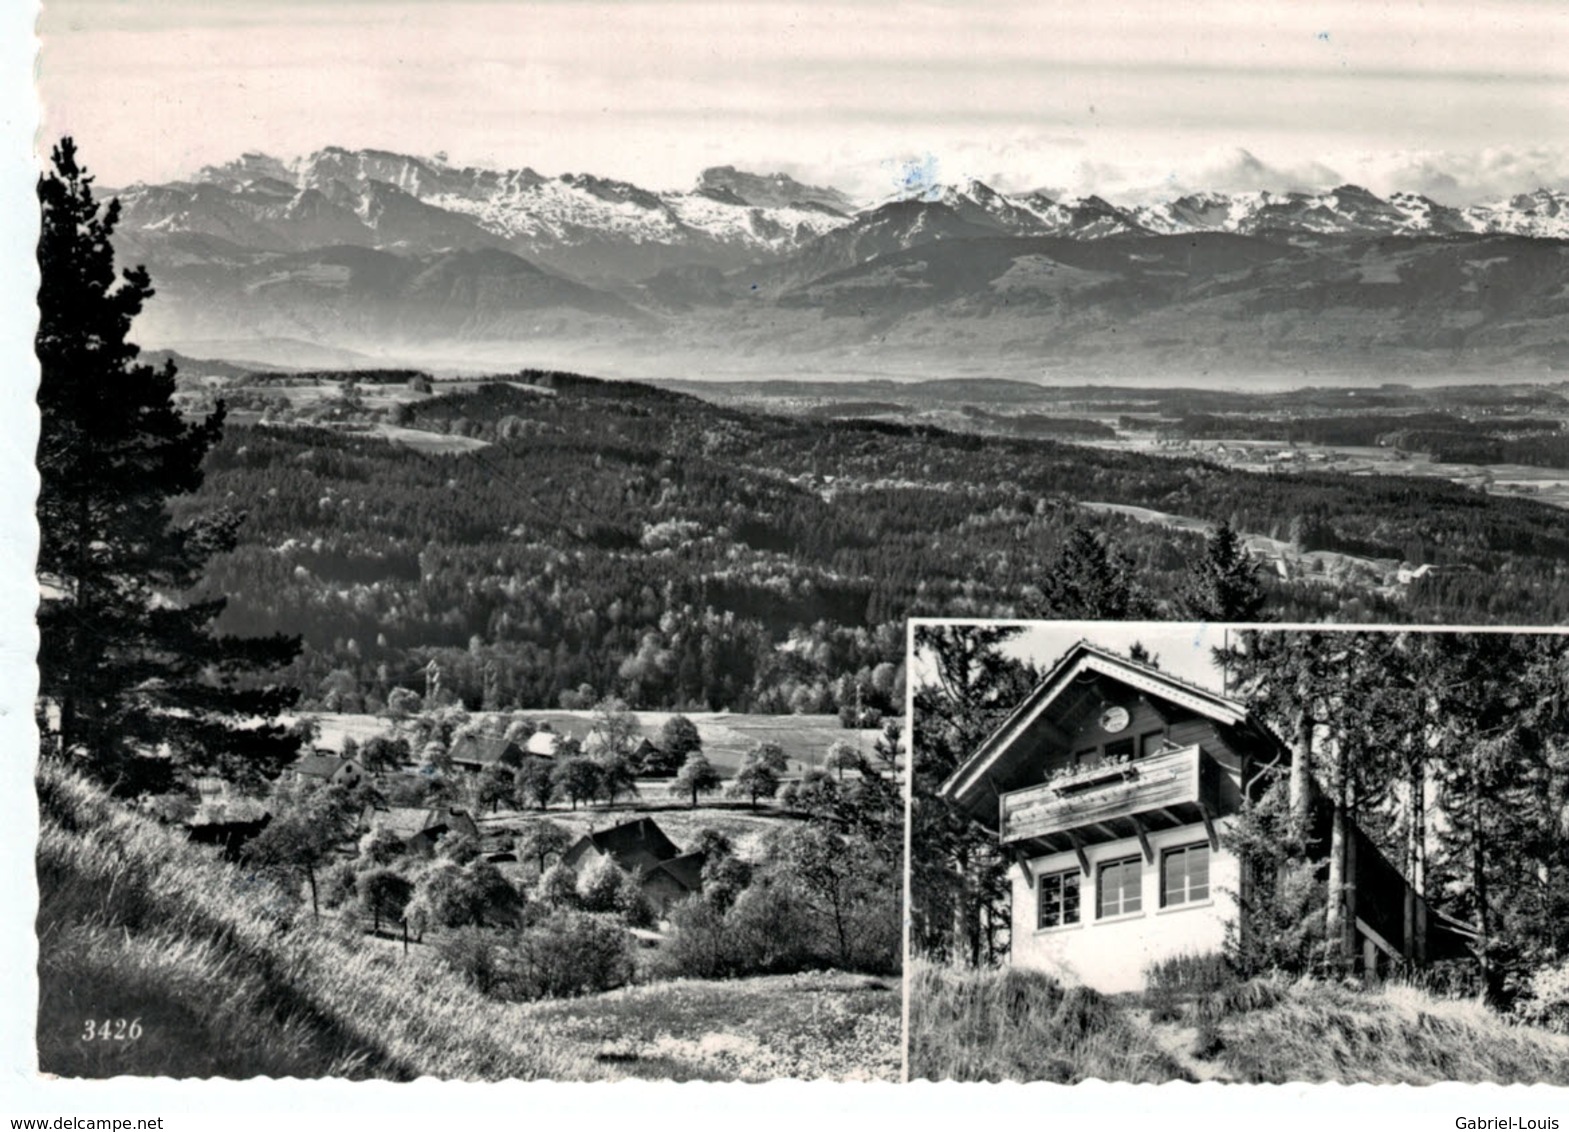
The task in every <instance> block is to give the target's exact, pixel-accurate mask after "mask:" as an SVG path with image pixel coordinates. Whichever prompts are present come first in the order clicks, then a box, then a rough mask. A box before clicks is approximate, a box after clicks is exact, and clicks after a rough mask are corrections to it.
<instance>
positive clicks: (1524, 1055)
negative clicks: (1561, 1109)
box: [1218, 980, 1569, 1085]
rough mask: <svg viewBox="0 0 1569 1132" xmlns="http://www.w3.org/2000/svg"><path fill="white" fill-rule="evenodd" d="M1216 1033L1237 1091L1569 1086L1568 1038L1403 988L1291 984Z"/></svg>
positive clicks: (1474, 1004) (1226, 1019)
mask: <svg viewBox="0 0 1569 1132" xmlns="http://www.w3.org/2000/svg"><path fill="white" fill-rule="evenodd" d="M1218 1030H1219V1034H1220V1040H1221V1042H1222V1043H1223V1048H1222V1049H1221V1050H1220V1052H1219V1057H1220V1059H1221V1060H1222V1062H1223V1063H1224V1065H1225V1067H1226V1069H1227V1070H1228V1071H1229V1073H1230V1075H1231V1076H1232V1077H1233V1078H1234V1079H1236V1080H1239V1081H1249V1082H1265V1081H1271V1082H1284V1081H1311V1082H1320V1081H1339V1082H1344V1083H1347V1084H1351V1083H1354V1082H1359V1081H1367V1082H1373V1083H1377V1084H1407V1085H1431V1084H1435V1083H1437V1082H1441V1081H1464V1082H1493V1083H1497V1084H1501V1085H1508V1084H1517V1083H1518V1084H1553V1085H1569V1037H1566V1036H1564V1035H1561V1034H1554V1033H1551V1032H1550V1031H1547V1030H1542V1029H1538V1028H1537V1027H1534V1026H1522V1025H1515V1024H1513V1023H1511V1022H1509V1021H1508V1020H1507V1019H1505V1018H1504V1017H1502V1016H1500V1015H1499V1014H1498V1013H1496V1012H1495V1011H1492V1010H1490V1009H1488V1008H1487V1007H1486V1006H1484V1005H1483V1004H1481V1003H1480V1002H1477V1001H1474V1000H1455V999H1443V998H1435V997H1434V996H1433V995H1431V994H1429V993H1427V992H1426V991H1423V990H1419V989H1418V988H1416V987H1413V986H1410V985H1407V984H1401V983H1391V984H1388V985H1386V986H1383V987H1379V988H1375V989H1370V990H1360V989H1350V988H1347V987H1343V986H1338V985H1335V984H1333V983H1323V982H1316V981H1313V980H1301V981H1298V982H1293V983H1286V984H1284V986H1283V989H1282V993H1281V994H1280V996H1279V1001H1278V1002H1276V1003H1275V1004H1274V1005H1271V1006H1268V1007H1266V1008H1264V1009H1258V1010H1247V1011H1244V1012H1241V1013H1239V1014H1237V1015H1235V1016H1228V1017H1223V1018H1222V1019H1221V1020H1220V1022H1219V1024H1218Z"/></svg>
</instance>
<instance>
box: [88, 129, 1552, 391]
mask: <svg viewBox="0 0 1569 1132" xmlns="http://www.w3.org/2000/svg"><path fill="white" fill-rule="evenodd" d="M116 195H118V196H119V198H120V200H121V202H122V207H123V215H122V222H121V227H120V230H119V232H118V233H117V236H116V239H117V243H118V245H119V249H120V251H121V254H122V256H123V257H124V258H126V259H128V260H131V261H134V262H143V263H146V264H147V265H148V267H149V269H150V270H151V271H152V273H153V277H154V280H155V283H156V284H157V286H158V289H159V292H160V299H159V300H156V301H155V302H154V303H153V304H151V305H150V307H149V312H148V313H147V314H146V315H144V316H143V318H144V320H146V321H144V322H143V323H141V324H139V325H143V326H149V327H150V329H151V331H152V341H154V342H156V343H158V344H164V345H174V346H178V345H179V344H180V343H181V342H182V341H187V342H188V341H190V340H193V339H224V340H244V339H247V338H256V339H271V340H277V341H282V340H297V341H304V342H315V343H319V344H321V345H323V346H327V347H332V348H346V349H351V350H356V351H361V352H364V353H366V354H367V355H370V356H384V357H385V356H391V354H398V352H399V351H402V350H404V349H406V348H409V347H413V346H423V345H428V344H430V343H455V344H462V345H463V347H464V349H465V350H466V349H467V348H468V347H469V346H471V345H472V344H475V343H497V344H500V346H502V347H508V348H510V347H511V346H512V345H513V344H525V345H534V344H538V343H541V342H554V343H567V344H571V345H572V346H573V348H576V347H577V346H583V345H586V346H587V347H590V348H591V353H590V356H598V355H595V354H593V353H592V351H597V350H601V349H602V348H606V347H609V346H614V347H616V348H618V349H623V353H622V354H621V355H620V356H622V357H628V356H630V357H633V358H646V357H651V356H667V355H671V354H673V353H675V352H679V351H686V350H689V349H690V350H692V351H695V352H696V353H697V354H699V355H702V356H722V355H725V354H727V353H730V354H738V355H746V356H749V357H754V358H766V357H768V356H770V355H771V354H777V355H778V356H780V357H791V356H803V357H805V358H806V359H808V362H809V363H810V362H811V360H812V359H817V358H822V357H826V356H830V355H833V354H835V353H839V354H844V353H845V352H846V351H848V352H849V353H850V354H853V355H854V356H856V357H859V358H871V359H877V358H880V357H882V356H884V355H885V354H886V352H887V351H888V350H890V349H899V350H905V351H909V352H911V353H912V354H913V355H918V356H920V357H922V358H930V359H931V360H932V361H933V362H934V363H935V362H939V361H940V359H941V358H942V357H943V356H944V352H945V351H950V350H957V351H959V352H961V354H963V355H964V356H988V355H996V356H999V357H1006V358H1010V359H1014V360H1015V361H1018V360H1020V359H1026V358H1028V357H1030V356H1032V355H1036V354H1038V355H1040V356H1041V358H1042V359H1043V364H1044V365H1046V366H1048V367H1060V366H1071V365H1072V364H1073V363H1074V361H1075V360H1080V359H1094V360H1095V361H1096V364H1097V365H1099V364H1102V363H1104V364H1105V365H1106V366H1107V367H1109V368H1110V369H1115V368H1116V366H1117V365H1119V364H1122V363H1124V362H1125V363H1128V364H1137V365H1170V364H1177V363H1178V362H1179V361H1181V362H1184V363H1191V364H1194V365H1198V366H1201V367H1211V366H1214V365H1221V364H1227V363H1228V362H1229V363H1235V364H1237V365H1239V366H1244V367H1245V366H1249V365H1267V366H1270V367H1285V368H1296V369H1304V370H1312V369H1317V368H1320V367H1321V366H1322V365H1323V364H1329V363H1334V364H1338V362H1336V361H1335V359H1341V360H1345V361H1346V364H1351V365H1354V366H1356V367H1361V368H1372V369H1378V368H1381V367H1384V366H1393V367H1394V368H1395V369H1409V368H1411V367H1412V366H1418V367H1420V366H1423V365H1429V364H1438V362H1439V361H1442V362H1443V364H1446V365H1447V364H1457V365H1461V366H1462V367H1463V368H1474V367H1476V366H1487V365H1499V364H1502V365H1513V364H1516V363H1518V364H1521V365H1525V366H1527V367H1531V368H1535V367H1542V366H1547V367H1549V368H1556V367H1558V366H1561V365H1563V364H1565V363H1566V361H1569V193H1565V192H1560V191H1556V190H1551V189H1545V188H1544V189H1541V190H1538V191H1536V192H1534V193H1528V194H1521V195H1517V196H1515V197H1512V198H1509V199H1507V200H1503V201H1494V202H1491V203H1483V204H1476V205H1471V206H1467V207H1463V208H1455V207H1450V206H1447V205H1442V204H1439V203H1437V202H1435V201H1433V200H1431V199H1429V198H1427V197H1424V196H1421V195H1418V194H1413V193H1393V194H1391V195H1390V196H1388V197H1387V198H1385V197H1380V196H1378V195H1377V194H1375V193H1372V192H1370V191H1368V190H1366V189H1363V188H1360V187H1358V186H1355V185H1341V186H1338V187H1335V188H1331V189H1326V190H1323V191H1318V192H1271V191H1265V190H1258V191H1250V192H1242V193H1205V192H1201V193H1189V194H1185V195H1182V196H1179V197H1176V198H1174V199H1172V200H1169V201H1165V202H1161V203H1158V204H1149V205H1138V206H1121V205H1118V204H1116V203H1114V202H1112V201H1108V200H1105V199H1103V198H1101V197H1097V196H1085V197H1063V196H1054V195H1052V194H1050V193H1047V192H1040V191H1037V192H1030V193H1019V194H1007V193H1002V192H998V191H997V190H995V189H993V188H991V187H990V186H988V185H986V184H985V183H983V182H981V181H977V180H969V181H965V182H962V183H957V184H951V185H924V186H920V187H918V188H914V189H912V190H911V191H910V192H908V193H904V194H900V195H899V196H897V197H895V198H893V199H889V200H885V201H883V202H880V203H874V204H860V203H859V202H857V201H855V200H853V199H852V198H851V197H849V196H848V195H847V194H845V193H843V192H841V191H840V190H837V189H834V188H831V187H822V186H814V185H807V184H803V183H802V182H799V181H797V180H796V179H794V178H793V177H790V176H789V175H787V174H784V173H755V172H748V171H743V170H739V169H736V168H735V167H733V166H728V165H726V166H715V167H713V168H710V169H706V170H704V171H703V173H702V174H701V175H700V176H699V177H698V178H697V181H696V184H695V185H694V187H693V188H692V189H691V190H689V191H655V190H650V189H645V188H643V187H640V186H638V185H634V184H631V183H628V182H625V181H618V180H614V179H609V178H603V177H598V176H594V175H591V174H586V173H585V174H578V173H569V174H564V175H561V176H554V177H552V176H545V175H543V174H541V173H539V172H537V171H535V170H533V169H530V168H527V167H521V168H517V169H510V170H497V169H479V168H473V167H460V166H456V165H452V164H450V163H448V162H447V161H446V160H445V159H444V158H442V157H439V156H437V157H430V158H422V157H414V156H409V155H405V154H398V153H391V152H386V151H381V150H348V149H342V148H336V147H329V148H326V149H323V150H319V151H318V152H316V153H313V154H311V155H309V156H307V157H303V158H299V159H297V160H293V161H283V160H280V159H278V158H275V157H272V156H269V155H266V154H261V153H247V154H243V155H241V156H240V157H238V158H236V159H235V160H233V161H230V162H227V163H225V164H222V165H216V166H209V167H207V168H205V169H202V170H200V171H199V172H198V173H197V174H196V175H195V176H193V177H192V178H190V179H189V180H184V181H177V182H171V183H169V184H163V185H141V184H138V185H132V186H129V187H127V188H125V189H122V190H119V191H118V193H117V194H116ZM1174 240H1175V241H1176V242H1173V241H1174ZM389 352H390V354H389ZM400 356H405V357H406V356H407V355H400ZM261 360H265V359H261ZM924 364H925V362H924V361H923V362H922V365H924Z"/></svg>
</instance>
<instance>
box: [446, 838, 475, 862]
mask: <svg viewBox="0 0 1569 1132" xmlns="http://www.w3.org/2000/svg"><path fill="white" fill-rule="evenodd" d="M436 853H437V855H438V856H440V857H443V858H445V859H446V860H448V861H454V862H456V863H457V864H460V865H466V864H468V863H469V862H470V861H472V860H474V858H476V857H478V856H479V841H478V840H476V839H475V837H474V836H473V835H472V834H468V833H448V834H446V835H444V836H443V837H442V839H441V840H440V841H439V842H437V843H436Z"/></svg>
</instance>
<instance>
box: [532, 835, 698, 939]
mask: <svg viewBox="0 0 1569 1132" xmlns="http://www.w3.org/2000/svg"><path fill="white" fill-rule="evenodd" d="M606 857H608V858H609V859H610V860H612V861H614V862H615V863H616V864H617V865H618V866H619V867H620V868H622V869H623V870H625V871H626V872H629V873H631V874H632V875H633V876H635V877H637V878H638V884H639V886H640V887H641V888H642V890H643V894H644V895H645V896H646V897H648V901H649V903H650V904H651V905H652V906H653V908H654V911H655V912H656V913H657V914H658V915H659V916H661V917H663V916H664V915H665V913H666V912H667V911H669V909H670V906H671V905H673V904H675V903H676V902H677V901H680V900H683V899H685V898H686V897H687V896H690V895H691V894H692V893H694V892H701V891H702V890H703V864H704V861H705V859H706V858H705V855H704V854H703V853H682V852H681V849H680V847H679V846H677V845H676V843H675V842H674V841H671V840H670V838H669V837H667V836H666V835H665V832H664V830H662V829H660V828H659V825H658V823H656V822H655V821H654V820H653V819H652V818H638V819H637V820H636V821H629V822H623V823H622V824H621V825H617V826H612V827H611V828H609V829H604V830H599V831H597V832H594V833H588V834H585V835H584V836H582V837H580V838H579V839H578V840H577V842H576V843H574V844H573V845H572V846H571V847H569V848H568V849H567V851H566V852H565V853H563V854H562V855H561V860H562V863H563V864H565V865H568V866H570V867H571V868H573V869H575V870H577V871H578V872H582V871H583V870H584V869H586V868H587V867H589V866H590V865H592V864H593V863H594V862H595V861H598V860H602V859H604V858H606Z"/></svg>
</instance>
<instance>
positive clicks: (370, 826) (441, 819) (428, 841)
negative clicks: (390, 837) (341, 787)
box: [360, 806, 479, 854]
mask: <svg viewBox="0 0 1569 1132" xmlns="http://www.w3.org/2000/svg"><path fill="white" fill-rule="evenodd" d="M360 825H361V826H362V827H363V828H365V829H367V830H377V829H385V830H390V831H391V832H392V833H394V834H396V835H397V837H398V839H399V840H400V841H402V842H403V847H404V849H405V850H406V851H407V852H410V853H420V854H431V853H434V852H435V851H436V844H437V842H439V841H440V840H441V839H442V838H443V837H445V836H447V835H448V834H467V835H468V836H470V837H473V838H475V839H476V840H477V839H478V838H479V827H478V826H477V825H475V824H474V819H473V818H471V817H469V815H468V813H467V811H464V810H459V809H453V808H450V807H420V806H394V807H392V808H390V809H385V810H378V809H374V808H370V809H367V810H366V811H365V812H364V814H363V815H361V817H360Z"/></svg>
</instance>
